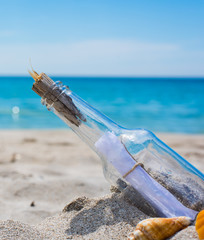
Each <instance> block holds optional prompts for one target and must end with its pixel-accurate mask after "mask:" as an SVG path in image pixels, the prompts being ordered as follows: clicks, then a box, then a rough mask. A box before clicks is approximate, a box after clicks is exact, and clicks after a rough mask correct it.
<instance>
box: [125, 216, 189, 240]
mask: <svg viewBox="0 0 204 240" xmlns="http://www.w3.org/2000/svg"><path fill="white" fill-rule="evenodd" d="M190 224H191V219H190V218H188V217H175V218H150V219H146V220H143V221H141V222H139V223H138V224H137V226H136V229H135V231H134V232H132V233H131V234H130V236H129V237H128V240H163V239H166V238H168V237H171V236H172V235H174V234H175V233H176V232H178V231H179V230H181V229H184V228H186V227H187V226H189V225H190Z"/></svg>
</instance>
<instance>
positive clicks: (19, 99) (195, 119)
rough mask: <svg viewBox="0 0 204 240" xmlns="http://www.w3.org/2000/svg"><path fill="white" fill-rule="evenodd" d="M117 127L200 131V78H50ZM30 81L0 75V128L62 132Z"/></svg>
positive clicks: (203, 82)
mask: <svg viewBox="0 0 204 240" xmlns="http://www.w3.org/2000/svg"><path fill="white" fill-rule="evenodd" d="M53 79H54V80H60V81H62V82H63V83H64V84H66V85H68V86H69V87H70V89H71V90H72V91H74V92H75V93H76V94H78V95H79V96H81V97H82V98H83V99H84V100H86V101H87V102H88V103H90V104H91V105H92V106H94V107H95V108H97V109H98V110H100V111H101V112H103V113H104V114H105V115H107V116H108V117H110V118H111V119H112V120H113V121H115V122H117V123H118V124H120V125H122V126H124V127H128V128H137V127H142V128H146V129H149V130H151V131H153V132H183V133H204V78H203V79H193V78H187V79H185V78H179V79H176V78H158V79H157V78H83V77H80V78H72V77H53ZM32 83H33V80H32V79H31V77H0V128H1V129H19V128H28V129H29V128H37V129H42V128H65V127H66V125H65V124H64V123H63V122H62V121H61V120H60V119H58V117H56V116H55V115H54V114H53V113H51V112H49V111H47V109H46V108H45V107H44V106H42V105H41V102H40V97H39V96H37V95H36V94H35V93H34V92H33V91H32V90H31V87H32Z"/></svg>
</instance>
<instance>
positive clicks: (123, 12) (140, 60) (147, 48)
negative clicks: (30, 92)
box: [0, 0, 204, 76]
mask: <svg viewBox="0 0 204 240" xmlns="http://www.w3.org/2000/svg"><path fill="white" fill-rule="evenodd" d="M29 58H31V61H32V65H33V67H34V68H35V69H37V70H38V71H39V72H41V71H43V72H46V73H47V74H55V75H78V76H79V75H86V76H204V1H203V0H202V1H201V0H200V1H199V0H196V1H193V0H192V1H188V0H180V1H178V0H177V1H175V0H161V1H152V0H149V1H146V0H141V1H137V0H133V1H131V0H129V1H128V0H127V1H124V0H123V1H122V0H117V1H115V0H109V1H106V0H103V1H102V0H101V1H97V0H93V1H89V0H84V1H81V0H73V1H69V0H67V1H65V0H64V1H63V0H58V1H52V0H49V1H38V0H36V1H32V0H31V1H22V0H18V1H16V0H13V1H12V0H10V1H6V0H5V1H3V0H0V75H7V74H8V75H15V74H17V75H26V74H27V69H28V68H29Z"/></svg>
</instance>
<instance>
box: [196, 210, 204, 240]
mask: <svg viewBox="0 0 204 240" xmlns="http://www.w3.org/2000/svg"><path fill="white" fill-rule="evenodd" d="M195 227H196V231H197V233H198V236H199V239H204V210H202V211H200V212H199V213H198V215H197V218H196V224H195Z"/></svg>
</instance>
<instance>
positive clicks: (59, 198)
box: [0, 130, 204, 240]
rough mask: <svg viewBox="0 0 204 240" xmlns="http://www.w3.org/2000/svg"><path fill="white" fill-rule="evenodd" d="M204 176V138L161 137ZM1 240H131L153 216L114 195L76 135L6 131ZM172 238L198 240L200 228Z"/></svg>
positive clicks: (1, 135)
mask: <svg viewBox="0 0 204 240" xmlns="http://www.w3.org/2000/svg"><path fill="white" fill-rule="evenodd" d="M157 135H158V136H159V137H160V138H161V139H162V140H163V141H164V142H165V143H167V144H168V145H170V146H171V147H172V148H173V149H174V150H175V151H177V152H178V153H179V154H181V155H182V156H183V157H184V158H186V159H187V160H188V161H190V162H191V163H192V164H193V165H194V166H196V167H197V168H198V169H199V170H201V171H202V172H203V171H204V135H184V134H183V135H182V134H157ZM0 139H1V140H0V151H1V155H0V167H1V168H0V181H1V188H0V203H1V204H0V213H1V214H0V220H1V221H0V239H126V238H127V236H128V234H129V233H130V232H131V231H133V230H134V228H135V226H136V224H137V223H138V222H139V221H140V220H142V219H145V218H148V216H147V215H145V214H144V213H142V212H141V211H140V210H138V209H137V208H135V207H134V206H132V205H131V204H129V203H128V202H127V201H125V200H124V199H123V197H122V195H121V193H116V192H110V185H109V183H108V182H107V181H106V179H105V178H104V176H103V172H102V167H101V163H100V159H99V157H98V156H97V155H96V154H95V153H94V152H93V151H92V150H91V149H90V148H89V147H88V146H87V145H86V144H85V143H83V142H82V141H81V140H80V139H79V138H78V137H77V136H76V135H75V134H74V133H72V132H71V131H70V130H1V131H0ZM172 239H174V240H175V239H198V238H197V234H196V232H195V228H194V226H191V227H188V228H187V229H185V230H183V231H181V232H179V233H177V234H176V235H175V236H174V237H173V238H172Z"/></svg>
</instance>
